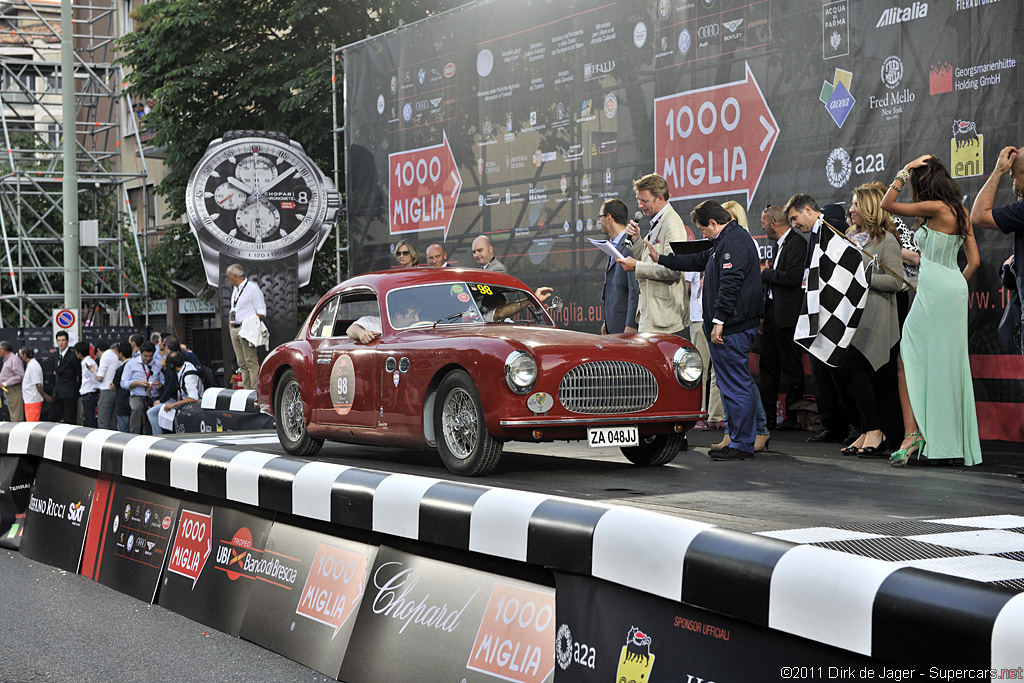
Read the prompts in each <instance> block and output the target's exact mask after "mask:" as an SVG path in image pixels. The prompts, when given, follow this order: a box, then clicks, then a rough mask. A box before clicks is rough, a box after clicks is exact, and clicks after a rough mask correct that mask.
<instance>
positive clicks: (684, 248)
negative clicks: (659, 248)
mask: <svg viewBox="0 0 1024 683" xmlns="http://www.w3.org/2000/svg"><path fill="white" fill-rule="evenodd" d="M669 246H671V247H672V251H673V252H674V253H676V254H699V253H701V252H702V251H707V250H708V249H710V248H711V247H712V246H714V245H712V244H711V240H687V241H686V242H669Z"/></svg>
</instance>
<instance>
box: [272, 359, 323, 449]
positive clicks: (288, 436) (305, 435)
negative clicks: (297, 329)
mask: <svg viewBox="0 0 1024 683" xmlns="http://www.w3.org/2000/svg"><path fill="white" fill-rule="evenodd" d="M275 396H276V400H275V401H274V408H275V410H274V421H275V422H276V424H277V438H278V440H279V441H280V442H281V446H282V447H283V448H284V450H285V451H287V452H288V453H289V454H291V455H313V454H314V453H316V452H317V451H319V450H320V448H321V447H322V446H323V445H324V440H323V439H318V438H314V437H312V436H310V435H309V432H308V431H307V430H306V415H305V410H304V407H303V403H302V388H301V387H300V386H299V380H298V378H296V376H295V372H294V371H293V370H286V371H285V373H284V374H283V375H281V379H280V381H279V382H278V384H277V388H276V391H275Z"/></svg>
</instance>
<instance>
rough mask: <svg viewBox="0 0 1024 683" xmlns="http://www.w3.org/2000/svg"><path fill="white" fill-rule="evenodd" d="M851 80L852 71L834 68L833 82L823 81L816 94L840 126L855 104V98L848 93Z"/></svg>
mask: <svg viewBox="0 0 1024 683" xmlns="http://www.w3.org/2000/svg"><path fill="white" fill-rule="evenodd" d="M852 80H853V73H851V72H849V71H844V70H842V69H836V70H835V76H834V77H833V82H832V83H829V82H828V81H825V82H824V83H823V84H822V86H821V95H819V96H818V99H819V100H820V101H821V103H822V104H824V105H825V109H826V110H827V111H828V115H829V116H831V117H832V120H833V121H835V124H836V125H837V126H839V127H840V128H842V127H843V124H844V123H846V117H848V116H849V115H850V111H851V110H852V109H853V105H855V104H857V100H855V99H854V97H853V95H851V94H850V82H851V81H852Z"/></svg>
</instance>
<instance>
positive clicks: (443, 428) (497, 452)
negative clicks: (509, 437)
mask: <svg viewBox="0 0 1024 683" xmlns="http://www.w3.org/2000/svg"><path fill="white" fill-rule="evenodd" d="M434 433H435V434H436V438H437V451H438V453H439V454H440V455H441V461H442V462H443V463H444V466H445V467H447V468H448V470H449V471H451V472H453V473H454V474H461V475H465V476H467V477H474V476H479V475H483V474H487V473H488V472H490V471H491V470H493V469H494V468H495V466H496V465H497V464H498V460H499V459H500V458H501V449H502V446H503V444H502V442H501V441H498V440H497V439H495V438H493V437H492V436H491V435H490V434H489V433H488V432H487V424H486V422H485V420H484V410H483V406H482V405H481V404H480V394H479V392H477V390H476V385H475V384H473V380H472V378H471V377H470V376H469V375H468V374H466V372H464V371H462V370H455V371H453V372H450V373H448V375H447V376H445V378H444V379H443V380H441V385H440V386H439V387H438V390H437V400H436V401H435V402H434Z"/></svg>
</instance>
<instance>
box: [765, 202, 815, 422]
mask: <svg viewBox="0 0 1024 683" xmlns="http://www.w3.org/2000/svg"><path fill="white" fill-rule="evenodd" d="M761 227H762V228H763V229H764V234H766V235H767V236H768V238H769V239H771V240H775V248H774V250H773V251H774V253H775V258H774V259H772V263H771V264H768V263H762V264H761V283H762V284H763V285H764V289H765V297H764V323H763V325H762V328H761V403H763V404H764V407H765V414H766V415H767V418H768V428H769V429H772V428H773V427H775V416H776V413H777V411H776V410H775V403H776V401H777V400H778V397H779V389H780V384H781V388H782V389H783V390H784V391H785V393H786V403H785V405H786V411H787V418H786V421H785V422H783V423H782V424H781V425H779V427H780V428H782V429H787V428H788V429H798V428H799V424H798V423H797V421H796V419H795V418H794V416H793V415H791V414H789V412H788V411H789V410H790V407H791V406H792V405H793V404H794V403H796V402H797V401H799V400H800V399H801V398H803V395H804V365H803V349H801V348H800V346H799V345H798V344H797V343H796V342H794V341H793V333H794V332H795V331H796V319H797V317H798V316H799V315H800V305H801V303H803V298H804V292H803V288H802V287H801V286H800V284H801V282H802V281H803V276H804V261H805V260H806V257H807V241H806V240H805V239H804V238H803V237H801V236H800V235H799V234H798V233H797V231H796V230H792V229H791V228H790V227H789V222H788V221H787V220H786V214H785V213H784V212H783V211H782V207H781V206H768V207H765V210H764V211H763V212H762V213H761ZM783 379H784V380H785V382H784V383H783V382H782V380H783Z"/></svg>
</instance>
